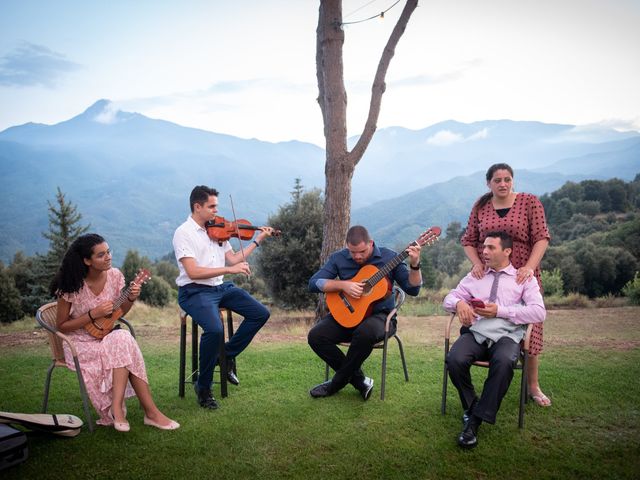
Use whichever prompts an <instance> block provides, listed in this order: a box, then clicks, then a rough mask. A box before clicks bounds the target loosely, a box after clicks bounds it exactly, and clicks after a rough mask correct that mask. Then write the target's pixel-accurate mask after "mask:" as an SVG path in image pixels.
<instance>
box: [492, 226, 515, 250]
mask: <svg viewBox="0 0 640 480" xmlns="http://www.w3.org/2000/svg"><path fill="white" fill-rule="evenodd" d="M489 237H491V238H499V239H500V245H501V246H502V249H503V250H504V249H505V248H510V249H512V250H513V239H512V238H511V235H509V234H508V233H507V232H503V231H502V230H500V231H494V232H489V233H487V235H486V236H485V238H489Z"/></svg>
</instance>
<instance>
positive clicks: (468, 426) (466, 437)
mask: <svg viewBox="0 0 640 480" xmlns="http://www.w3.org/2000/svg"><path fill="white" fill-rule="evenodd" d="M481 423H482V419H480V418H478V417H476V416H475V415H471V416H470V417H469V420H467V423H465V425H464V429H463V430H462V432H460V435H459V436H458V445H459V446H461V447H462V448H474V447H475V446H476V445H478V427H480V424H481Z"/></svg>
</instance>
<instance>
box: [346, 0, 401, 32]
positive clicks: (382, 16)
mask: <svg viewBox="0 0 640 480" xmlns="http://www.w3.org/2000/svg"><path fill="white" fill-rule="evenodd" d="M369 3H371V2H369ZM399 3H400V0H397V1H396V2H395V3H394V4H393V5H391V6H390V7H389V8H387V9H386V10H383V11H382V12H380V13H378V14H377V15H373V16H372V17H369V18H363V19H362V20H356V21H355V22H342V23H341V24H340V25H341V26H342V25H353V24H355V23H362V22H368V21H369V20H373V19H374V18H380V19H382V20H384V14H385V13H386V12H388V11H389V10H391V9H392V8H393V7H395V6H396V5H397V4H399ZM367 5H369V4H367ZM364 6H366V5H364ZM360 8H362V7H360ZM358 10H359V9H358ZM356 11H357V10H356ZM352 13H353V12H352ZM350 15H351V14H350Z"/></svg>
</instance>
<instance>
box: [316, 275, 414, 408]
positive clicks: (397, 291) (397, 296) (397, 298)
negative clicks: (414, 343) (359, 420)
mask: <svg viewBox="0 0 640 480" xmlns="http://www.w3.org/2000/svg"><path fill="white" fill-rule="evenodd" d="M392 295H393V298H394V305H395V306H394V308H393V310H391V311H390V312H389V314H388V315H387V321H386V322H385V326H384V340H383V341H381V342H378V343H376V344H375V345H374V346H373V348H374V349H381V350H382V381H381V383H380V400H384V391H385V387H386V378H387V347H388V344H389V338H390V337H393V338H395V339H396V341H397V342H398V349H399V350H400V358H401V359H402V369H403V371H404V379H405V381H407V382H408V381H409V372H408V370H407V361H406V359H405V357H404V348H403V346H402V341H401V340H400V337H399V336H398V333H397V331H396V333H394V334H393V335H389V329H390V324H391V319H392V318H393V317H394V316H395V315H396V314H397V313H398V310H399V309H400V307H401V306H402V304H403V303H404V300H405V293H404V291H402V289H401V288H400V287H397V286H394V287H393V292H392ZM339 345H340V346H343V347H347V348H348V347H349V345H350V343H349V342H341V343H340V344H339ZM324 379H325V381H327V380H329V365H328V364H325V373H324Z"/></svg>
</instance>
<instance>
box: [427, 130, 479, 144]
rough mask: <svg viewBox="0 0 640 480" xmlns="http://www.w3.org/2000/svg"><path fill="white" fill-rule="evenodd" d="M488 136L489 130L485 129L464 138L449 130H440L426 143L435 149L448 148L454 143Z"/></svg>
mask: <svg viewBox="0 0 640 480" xmlns="http://www.w3.org/2000/svg"><path fill="white" fill-rule="evenodd" d="M488 136H489V130H488V129H487V128H483V129H482V130H478V131H477V132H475V133H473V134H471V135H469V136H468V137H466V138H465V136H464V135H462V134H460V133H455V132H452V131H451V130H440V131H439V132H437V133H436V134H434V135H431V136H430V137H429V138H427V143H428V144H429V145H433V146H436V147H448V146H449V145H453V144H455V143H463V142H473V141H476V140H483V139H485V138H487V137H488Z"/></svg>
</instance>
